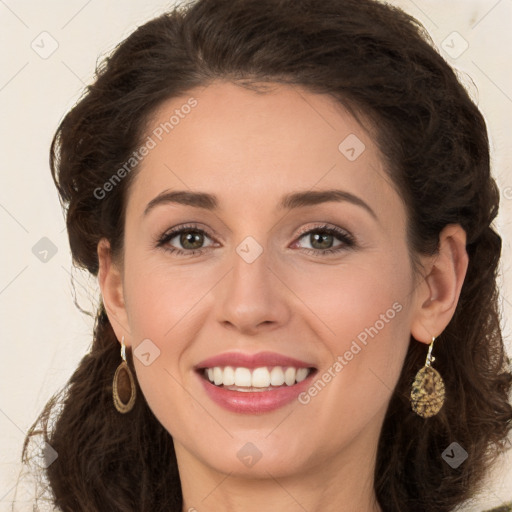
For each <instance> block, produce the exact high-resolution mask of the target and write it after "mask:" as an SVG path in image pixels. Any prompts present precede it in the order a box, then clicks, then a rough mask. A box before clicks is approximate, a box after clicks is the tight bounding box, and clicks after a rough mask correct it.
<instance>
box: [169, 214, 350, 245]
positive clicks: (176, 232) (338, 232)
mask: <svg viewBox="0 0 512 512" xmlns="http://www.w3.org/2000/svg"><path fill="white" fill-rule="evenodd" d="M319 223H320V224H322V225H317V226H310V227H308V228H304V229H301V230H300V231H299V232H298V233H297V235H295V236H296V239H298V238H302V237H303V236H304V235H307V234H309V233H310V232H312V231H322V230H325V231H328V230H332V231H334V235H337V236H338V237H340V236H343V234H345V235H346V237H347V238H350V239H351V240H355V237H354V236H353V235H352V234H351V232H349V231H348V230H346V229H345V228H342V227H339V226H335V225H332V224H330V223H327V222H323V223H322V222H320V221H319ZM194 230H195V231H199V232H203V233H204V234H205V235H207V236H208V237H209V238H211V239H212V240H214V241H217V237H216V236H215V235H213V234H212V233H211V232H210V230H209V229H208V228H204V227H201V226H200V225H199V224H197V225H196V224H185V225H183V226H177V227H175V228H171V229H169V230H167V231H165V232H164V233H163V235H162V236H161V237H160V239H165V238H166V239H167V240H169V239H172V238H175V237H176V236H178V235H179V234H180V233H181V232H183V231H194ZM171 235H172V236H171ZM197 250H202V249H197Z"/></svg>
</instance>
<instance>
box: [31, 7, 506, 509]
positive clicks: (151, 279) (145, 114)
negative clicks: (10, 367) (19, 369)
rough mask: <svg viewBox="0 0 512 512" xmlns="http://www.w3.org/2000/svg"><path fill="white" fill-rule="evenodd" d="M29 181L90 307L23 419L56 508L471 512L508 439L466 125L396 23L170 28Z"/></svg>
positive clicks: (417, 29) (326, 12)
mask: <svg viewBox="0 0 512 512" xmlns="http://www.w3.org/2000/svg"><path fill="white" fill-rule="evenodd" d="M51 165H52V175H53V177H54V180H55V183H56V186H57V188H58V191H59V194H60V197H61V201H62V204H63V205H64V206H65V207H66V211H67V229H68V233H69V241H70V246H71V250H72V253H73V260H74V262H75V264H76V265H78V266H81V267H84V268H86V269H87V270H89V272H91V273H92V274H93V275H95V276H97V277H98V281H99V284H100V288H101V295H102V299H101V301H100V305H99V308H98V315H97V322H96V326H95V330H94V341H93V346H92V349H91V352H90V353H89V354H87V355H86V356H85V357H84V358H83V360H82V361H81V363H80V365H79V367H78V368H77V370H76V372H75V374H74V375H73V376H72V378H71V380H70V382H69V387H68V389H67V390H66V394H65V396H63V397H62V400H61V402H60V403H61V405H62V409H61V410H60V411H59V415H58V417H57V418H56V422H55V425H51V427H50V425H49V421H50V419H51V413H52V411H54V409H55V406H56V405H57V404H59V401H58V397H57V398H56V399H54V400H52V401H51V402H50V403H49V404H48V406H47V408H46V409H45V411H44V412H43V414H42V415H41V417H40V418H39V419H40V421H41V424H42V430H43V433H44V439H45V440H46V442H47V443H48V446H50V447H51V449H52V450H55V453H56V454H58V457H57V458H56V459H55V460H53V461H52V462H51V463H50V464H48V467H47V470H46V471H47V477H48V481H49V486H50V491H51V494H52V496H53V497H52V500H53V502H54V504H55V506H57V507H58V508H59V510H63V511H73V512H76V511H82V510H83V511H86V510H87V511H90V510H105V511H107V510H108V511H113V510H119V511H121V510H122V511H133V510H141V511H149V510H150V511H170V510H173V511H192V510H197V511H199V512H200V511H203V510H214V511H223V510H226V511H227V510H229V511H244V512H248V511H253V510H254V511H256V510H258V511H259V510H268V509H272V510H283V511H284V510H286V511H288V510H289V511H298V510H308V511H317V510H322V511H335V510H336V511H338V510H345V511H365V512H366V511H368V512H370V511H372V512H373V511H386V512H387V511H393V512H395V511H415V512H417V511H436V512H440V511H451V510H454V509H455V507H456V506H458V505H459V504H461V503H463V502H464V501H465V500H467V499H469V498H471V497H473V496H474V495H475V493H476V492H477V490H478V489H479V485H481V482H482V481H483V478H484V476H485V475H486V473H487V471H488V468H489V467H490V466H491V464H492V462H493V461H494V459H495V458H496V456H497V455H498V454H499V453H500V451H501V450H502V448H503V447H504V446H505V442H506V436H507V433H508V432H509V430H510V427H511V423H512V407H511V405H510V403H509V402H508V393H509V391H510V387H511V382H512V374H511V373H510V369H509V367H508V359H507V357H506V354H505V351H504V346H503V341H502V336H501V331H500V326H499V317H498V304H497V288H496V268H497V264H498V261H499V256H500V249H501V239H500V237H499V236H498V234H497V233H496V232H495V231H494V229H493V227H492V226H491V223H492V221H493V219H494V218H495V216H496V214H497V210H498V191H497V187H496V184H495V182H494V180H493V179H492V178H491V175H490V170H489V147H488V139H487V133H486V126H485V123H484V120H483V118H482V115H481V114H480V112H479V111H478V109H477V107H476V106H475V104H474V103H473V102H472V101H471V100H470V98H469V97H468V95H467V93H466V92H465V90H464V88H463V87H462V86H461V85H460V83H459V82H458V80H457V78H456V76H455V74H454V72H453V71H452V69H451V68H450V67H449V66H448V65H447V64H446V62H445V61H444V60H443V59H442V58H441V57H440V56H439V55H438V54H437V53H436V52H435V51H434V50H433V48H432V47H431V46H430V44H429V40H428V36H427V35H426V34H425V32H424V30H423V29H422V27H421V26H420V25H419V24H418V23H417V22H416V21H415V20H414V19H412V18H410V17H409V16H407V15H406V14H404V13H403V12H402V11H400V10H398V9H395V8H393V7H390V6H388V5H384V4H381V3H377V2H375V1H373V0H364V1H363V0H323V1H322V2H316V1H308V0H294V1H293V2H292V1H291V0H282V1H275V0H265V1H262V0H237V1H233V0H229V1H227V0H199V1H197V2H194V3H193V4H190V5H188V7H186V8H185V7H181V8H178V9H175V10H174V11H173V12H171V13H169V14H166V15H163V16H161V17H158V18H156V19H155V20H153V21H151V22H149V23H146V24H145V25H143V26H141V27H140V28H139V29H137V30H136V31H135V32H134V33H133V34H132V35H131V36H130V37H129V38H128V39H127V40H126V41H124V42H123V43H122V44H121V45H119V47H118V48H117V49H116V51H115V52H114V53H113V55H112V56H111V57H110V58H109V59H108V60H107V61H106V62H105V63H104V65H103V66H102V67H101V69H99V71H98V77H97V79H96V81H95V83H94V84H93V85H92V86H90V87H89V89H88V91H87V93H86V94H85V96H84V97H83V98H82V99H81V100H80V101H79V103H78V104H77V105H76V106H75V107H74V108H73V109H72V110H71V111H70V112H69V113H68V115H67V116H66V117H65V119H64V120H63V121H62V123H61V125H60V127H59V129H58V131H57V134H56V136H55V139H54V141H53V144H52V149H51ZM434 342H435V343H434ZM120 352H121V353H120ZM37 433H38V431H36V430H35V428H34V429H33V431H32V432H31V434H32V435H34V436H35V434H37ZM29 438H30V435H29ZM27 441H28V439H27ZM26 446H27V445H26Z"/></svg>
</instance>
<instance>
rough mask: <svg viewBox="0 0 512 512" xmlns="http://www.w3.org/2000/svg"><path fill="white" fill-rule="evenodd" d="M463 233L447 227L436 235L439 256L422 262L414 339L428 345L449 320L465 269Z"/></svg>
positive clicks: (458, 227)
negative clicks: (421, 279)
mask: <svg viewBox="0 0 512 512" xmlns="http://www.w3.org/2000/svg"><path fill="white" fill-rule="evenodd" d="M468 261H469V258H468V254H467V252H466V232H465V231H464V230H463V229H462V227H461V226H460V225H458V224H450V225H448V226H446V227H445V228H444V229H443V230H442V231H441V233H440V235H439V247H438V252H437V253H436V254H435V255H433V256H428V257H426V258H425V259H424V261H423V263H424V268H425V270H426V273H425V277H424V279H423V282H422V283H421V284H420V286H419V287H418V288H417V290H416V291H417V294H416V311H415V314H414V317H413V321H412V325H411V334H412V335H413V337H414V338H415V339H416V340H418V341H421V342H423V343H427V344H429V343H430V342H431V341H432V337H437V336H439V335H440V334H441V333H442V332H443V331H444V329H446V326H447V325H448V324H449V323H450V320H451V319H452V317H453V315H454V313H455V308H456V307H457V303H458V300H459V296H460V291H461V289H462V284H463V282H464V278H465V277H466V271H467V268H468Z"/></svg>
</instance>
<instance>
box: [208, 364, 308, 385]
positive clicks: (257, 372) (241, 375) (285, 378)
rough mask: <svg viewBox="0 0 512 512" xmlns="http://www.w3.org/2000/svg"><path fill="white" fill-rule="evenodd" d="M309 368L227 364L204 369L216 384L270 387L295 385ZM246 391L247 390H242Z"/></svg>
mask: <svg viewBox="0 0 512 512" xmlns="http://www.w3.org/2000/svg"><path fill="white" fill-rule="evenodd" d="M310 372H311V370H310V369H309V368H293V367H291V366H289V367H285V368H283V367H281V366H274V367H270V368H267V367H266V366H262V367H260V368H254V369H253V370H252V371H251V370H250V369H249V368H243V367H238V368H233V367H232V366H226V367H225V368H222V367H220V366H215V367H214V368H208V369H206V368H205V370H204V375H205V377H207V378H208V380H209V381H210V382H212V383H213V384H215V385H216V386H221V385H224V386H237V387H240V388H268V387H270V386H275V387H278V386H282V385H283V384H286V385H287V386H293V385H294V384H295V383H298V382H302V381H303V380H304V379H305V378H306V377H307V376H308V375H309V374H310ZM241 391H245V390H241Z"/></svg>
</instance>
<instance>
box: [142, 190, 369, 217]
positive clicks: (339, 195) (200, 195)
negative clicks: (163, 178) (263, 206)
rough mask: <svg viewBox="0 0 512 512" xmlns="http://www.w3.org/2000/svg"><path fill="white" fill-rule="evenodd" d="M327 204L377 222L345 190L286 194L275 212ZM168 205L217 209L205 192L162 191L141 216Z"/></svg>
mask: <svg viewBox="0 0 512 512" xmlns="http://www.w3.org/2000/svg"><path fill="white" fill-rule="evenodd" d="M328 202H338V203H340V202H347V203H351V204H354V205H356V206H360V207H361V208H363V209H364V210H366V211H367V212H368V213H369V214H370V215H371V216H372V217H373V218H374V219H376V220H377V215H376V214H375V212H374V211H373V210H372V208H371V207H370V206H369V205H368V204H367V203H365V202H364V201H363V200H362V199H361V198H360V197H358V196H356V195H354V194H351V193H350V192H347V191H345V190H337V189H331V190H308V191H306V192H294V193H291V194H286V195H285V196H283V197H282V198H281V202H280V203H279V204H278V206H277V210H285V209H286V210H293V209H297V208H304V207H307V206H313V205H317V204H322V203H328ZM170 203H176V204H183V205H186V206H194V207H196V208H203V209H205V210H209V211H217V210H218V209H219V201H218V199H217V196H215V195H213V194H208V193H205V192H190V191H187V190H172V191H171V190H164V191H163V192H161V193H160V194H158V195H157V196H156V197H155V198H154V199H152V200H151V201H150V202H149V203H148V204H147V206H146V208H145V210H144V213H143V216H146V215H147V214H148V213H149V212H150V211H151V210H152V209H153V208H155V207H156V206H158V205H163V204H170Z"/></svg>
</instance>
